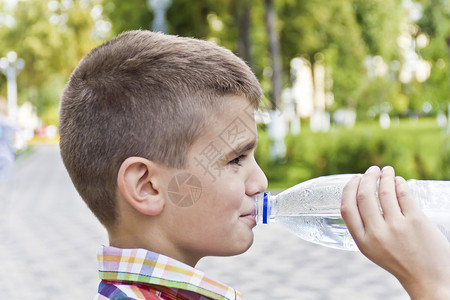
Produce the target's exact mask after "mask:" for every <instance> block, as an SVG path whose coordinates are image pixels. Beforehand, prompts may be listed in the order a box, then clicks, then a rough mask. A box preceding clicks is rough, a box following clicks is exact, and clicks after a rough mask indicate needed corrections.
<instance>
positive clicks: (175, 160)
mask: <svg viewBox="0 0 450 300" xmlns="http://www.w3.org/2000/svg"><path fill="white" fill-rule="evenodd" d="M230 96H239V97H240V98H242V99H246V100H247V101H248V105H251V106H253V108H254V107H257V105H258V102H259V99H260V97H261V90H260V86H259V83H258V81H257V79H256V78H255V76H254V74H253V73H252V72H251V70H250V69H249V67H248V66H247V65H246V64H245V63H244V62H243V61H242V60H240V59H239V58H238V57H236V56H235V55H234V54H232V53H231V52H230V51H228V50H226V49H224V48H222V47H219V46H217V45H215V44H212V43H209V42H205V41H201V40H196V39H189V38H182V37H175V36H168V35H164V34H161V33H153V32H149V31H131V32H127V33H124V34H121V35H120V36H118V37H117V38H114V39H112V40H110V41H108V42H106V43H105V44H103V45H101V46H99V47H98V48H96V49H94V50H92V51H91V52H90V53H89V54H88V55H86V57H85V58H83V60H82V61H81V62H80V64H79V65H78V67H77V68H76V69H75V70H74V72H73V73H72V75H71V77H70V80H69V82H68V84H67V86H66V88H65V90H64V93H63V95H62V98H61V110H60V124H59V130H60V136H61V140H60V148H61V156H62V158H63V161H64V164H65V166H66V168H67V170H68V172H69V175H70V177H71V179H72V181H73V183H74V185H75V187H76V188H77V190H78V192H79V193H80V195H81V197H82V198H83V199H84V201H86V203H87V204H88V206H89V207H90V209H91V210H92V211H93V212H94V214H95V215H96V216H97V218H98V219H99V220H100V222H101V223H103V224H104V225H105V226H106V227H110V226H113V225H114V224H115V222H116V220H117V216H118V211H117V203H116V191H117V175H118V171H119V169H120V167H121V165H122V163H123V162H124V160H126V159H127V158H128V157H133V156H136V157H143V158H146V159H148V160H151V161H154V162H159V163H161V164H163V165H166V166H168V167H173V168H182V167H185V164H186V154H187V153H188V150H189V149H190V147H191V145H192V144H193V143H194V142H195V141H196V139H197V138H198V136H199V135H200V134H201V132H202V131H203V130H204V129H205V128H206V126H207V125H211V124H213V122H214V119H215V118H216V117H217V116H218V115H219V114H220V113H221V111H222V110H223V108H224V105H225V104H226V103H224V101H225V100H226V99H230Z"/></svg>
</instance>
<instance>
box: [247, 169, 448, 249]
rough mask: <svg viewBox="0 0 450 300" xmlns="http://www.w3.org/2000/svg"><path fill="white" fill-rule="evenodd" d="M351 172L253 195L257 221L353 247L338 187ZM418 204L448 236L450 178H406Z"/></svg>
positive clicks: (334, 245)
mask: <svg viewBox="0 0 450 300" xmlns="http://www.w3.org/2000/svg"><path fill="white" fill-rule="evenodd" d="M352 177H353V174H341V175H330V176H323V177H318V178H314V179H311V180H308V181H305V182H302V183H300V184H297V185H295V186H293V187H291V188H289V189H287V190H285V191H283V192H281V193H279V194H277V195H270V193H268V192H266V193H264V194H260V195H258V196H257V197H256V202H257V222H258V223H261V222H262V223H263V224H267V223H269V222H276V223H278V224H280V225H282V226H284V227H285V228H287V229H289V230H290V231H292V232H293V233H295V234H297V235H298V236H299V237H301V238H302V239H304V240H306V241H309V242H313V243H317V244H320V245H324V246H328V247H332V248H337V249H344V250H353V251H357V250H358V247H357V246H356V243H355V242H354V241H353V238H352V236H351V235H350V233H349V231H348V229H347V227H346V225H345V223H344V220H343V219H342V217H341V214H340V206H341V199H342V191H343V189H344V186H345V184H346V183H347V182H348V181H349V180H350V179H351V178H352ZM407 182H408V185H409V187H410V188H411V191H412V193H413V195H414V198H415V200H416V201H417V203H418V205H419V207H420V208H421V209H422V210H423V211H424V213H425V214H426V215H427V216H428V218H429V219H430V220H431V221H432V222H434V223H435V224H436V225H437V226H438V228H439V229H440V230H441V231H442V232H443V233H444V235H445V236H446V237H447V239H449V240H450V181H431V180H413V179H411V180H408V181H407Z"/></svg>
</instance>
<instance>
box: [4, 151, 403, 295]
mask: <svg viewBox="0 0 450 300" xmlns="http://www.w3.org/2000/svg"><path fill="white" fill-rule="evenodd" d="M106 243H107V238H106V232H105V230H104V229H103V228H102V226H101V225H100V224H99V222H98V221H97V220H96V219H95V218H94V217H93V215H92V214H91V212H90V211H89V210H88V209H87V207H86V206H85V204H84V202H82V200H81V199H80V198H79V196H78V194H77V193H76V191H75V190H74V188H73V186H72V184H71V182H70V179H69V177H68V175H67V174H66V172H65V169H64V167H63V165H62V162H61V159H60V157H59V152H58V148H57V146H56V145H48V146H39V147H36V148H35V149H34V151H33V152H32V153H31V154H29V155H27V156H26V157H22V158H20V159H19V160H18V161H17V163H16V169H15V173H14V176H13V178H12V179H11V180H10V181H8V182H6V183H5V182H0V270H1V271H0V299H8V300H16V299H17V300H28V299H30V300H41V299H42V300H53V299H58V300H59V299H69V300H70V299H92V295H93V294H94V293H95V290H96V287H97V284H98V279H97V270H96V267H97V265H96V258H95V255H96V251H97V247H98V245H100V244H106ZM197 267H198V268H199V269H201V270H203V271H205V272H206V273H208V274H209V275H211V276H214V277H217V278H219V279H220V280H221V281H223V282H225V283H228V284H230V285H231V286H233V287H235V288H236V289H238V290H239V291H241V292H242V293H243V295H244V299H247V300H266V299H267V300H269V299H283V300H286V299H287V300H291V299H292V300H298V299H305V300H308V299H325V300H326V299H333V300H334V299H364V300H371V299H374V300H375V299H381V300H394V299H395V300H403V299H405V300H406V299H409V298H408V297H407V295H406V293H405V292H404V291H403V290H402V288H401V286H400V284H399V283H398V282H397V280H396V279H395V278H394V277H392V276H391V275H390V274H388V273H387V272H385V271H384V270H382V269H380V268H378V267H377V266H375V265H373V264H372V263H371V262H369V261H368V260H367V259H366V258H364V256H362V254H360V253H356V252H346V251H339V250H333V249H328V248H325V247H322V246H317V245H314V244H310V243H307V242H304V241H302V240H300V239H299V238H297V237H295V236H294V235H292V234H291V233H289V232H287V231H285V230H284V229H282V228H280V227H278V226H277V225H268V226H267V225H265V226H262V225H261V226H258V227H257V228H256V229H255V243H254V245H253V247H252V248H251V249H250V250H249V251H248V252H247V253H245V254H244V255H240V256H236V257H228V258H216V257H213V258H205V259H203V260H202V261H200V263H199V264H198V265H197Z"/></svg>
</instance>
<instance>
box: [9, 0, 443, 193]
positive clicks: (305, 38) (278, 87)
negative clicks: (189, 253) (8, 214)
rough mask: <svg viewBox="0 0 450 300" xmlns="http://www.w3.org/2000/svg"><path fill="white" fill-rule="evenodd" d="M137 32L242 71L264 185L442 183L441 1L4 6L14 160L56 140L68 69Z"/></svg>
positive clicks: (148, 0)
mask: <svg viewBox="0 0 450 300" xmlns="http://www.w3.org/2000/svg"><path fill="white" fill-rule="evenodd" d="M138 28H141V29H153V30H157V31H163V32H166V33H170V34H177V35H181V36H189V37H197V38H202V39H206V40H209V41H212V42H214V43H217V44H219V45H223V46H224V47H226V48H229V49H231V50H232V51H234V52H235V53H236V54H237V55H239V56H240V57H242V58H243V59H244V60H245V61H246V62H247V63H248V64H249V65H250V66H251V68H252V69H253V71H254V72H255V74H256V75H257V76H258V78H259V80H260V82H261V85H262V87H263V90H264V95H265V96H264V99H263V104H262V105H261V110H260V113H259V114H258V115H257V116H258V117H259V118H258V121H259V123H260V125H259V131H260V141H261V142H260V146H259V148H258V151H257V159H258V161H259V162H260V164H261V166H262V167H263V169H264V171H265V172H266V174H267V176H268V178H269V182H270V187H271V188H284V187H287V186H290V185H292V184H295V183H297V182H299V181H302V180H305V179H308V178H311V177H315V176H319V175H325V174H333V173H355V172H363V171H364V170H365V169H366V168H367V167H368V166H370V165H372V164H376V165H387V164H390V165H393V166H394V167H395V168H396V170H397V173H398V174H400V175H403V176H404V177H407V178H420V179H428V178H433V179H450V140H449V137H448V136H449V128H450V125H449V124H450V123H449V121H448V119H449V116H450V115H449V113H450V112H449V105H450V65H449V59H450V58H449V57H450V2H449V1H448V0H433V1H420V0H418V1H413V0H393V1H392V0H389V1H387V0H386V1H385V0H377V1H364V0H342V1H337V0H335V1H322V0H319V1H317V0H315V1H312V0H309V1H296V0H280V1H274V0H264V1H258V0H231V1H228V0H227V1H225V0H216V1H208V0H201V1H188V0H134V1H120V0H79V1H75V0H49V1H46V0H39V1H38V0H2V1H0V41H1V43H0V57H2V58H1V60H0V69H1V71H2V74H0V75H1V76H0V112H1V115H2V119H1V120H2V124H4V125H2V127H3V128H4V130H3V134H1V136H3V140H6V139H9V141H11V139H13V146H14V148H12V150H14V151H16V152H17V153H20V152H22V151H24V150H26V148H27V146H29V145H33V144H35V143H40V142H48V141H53V142H54V141H57V138H58V135H57V134H58V133H57V123H58V102H59V97H60V95H61V92H62V89H63V87H64V84H65V82H66V81H67V80H68V76H69V74H70V72H71V71H72V70H73V69H74V67H75V66H76V65H77V63H78V61H79V60H80V59H81V58H82V57H83V56H84V55H85V54H86V53H87V52H88V51H89V50H90V49H92V48H93V47H95V46H97V45H99V44H100V43H102V42H103V41H105V40H107V39H109V38H111V37H113V36H115V35H117V34H118V33H120V32H123V31H126V30H131V29H138ZM3 75H4V76H3ZM11 133H13V135H14V136H13V137H12V138H11ZM17 153H16V155H17ZM9 160H11V159H9Z"/></svg>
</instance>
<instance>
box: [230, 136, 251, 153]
mask: <svg viewBox="0 0 450 300" xmlns="http://www.w3.org/2000/svg"><path fill="white" fill-rule="evenodd" d="M257 143H258V141H257V140H256V137H255V138H252V139H251V140H246V141H243V142H242V143H240V144H237V146H236V147H235V148H234V149H233V150H232V151H231V152H230V153H229V155H231V154H237V155H240V154H243V153H245V152H247V151H249V150H252V149H255V148H256V145H257Z"/></svg>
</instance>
